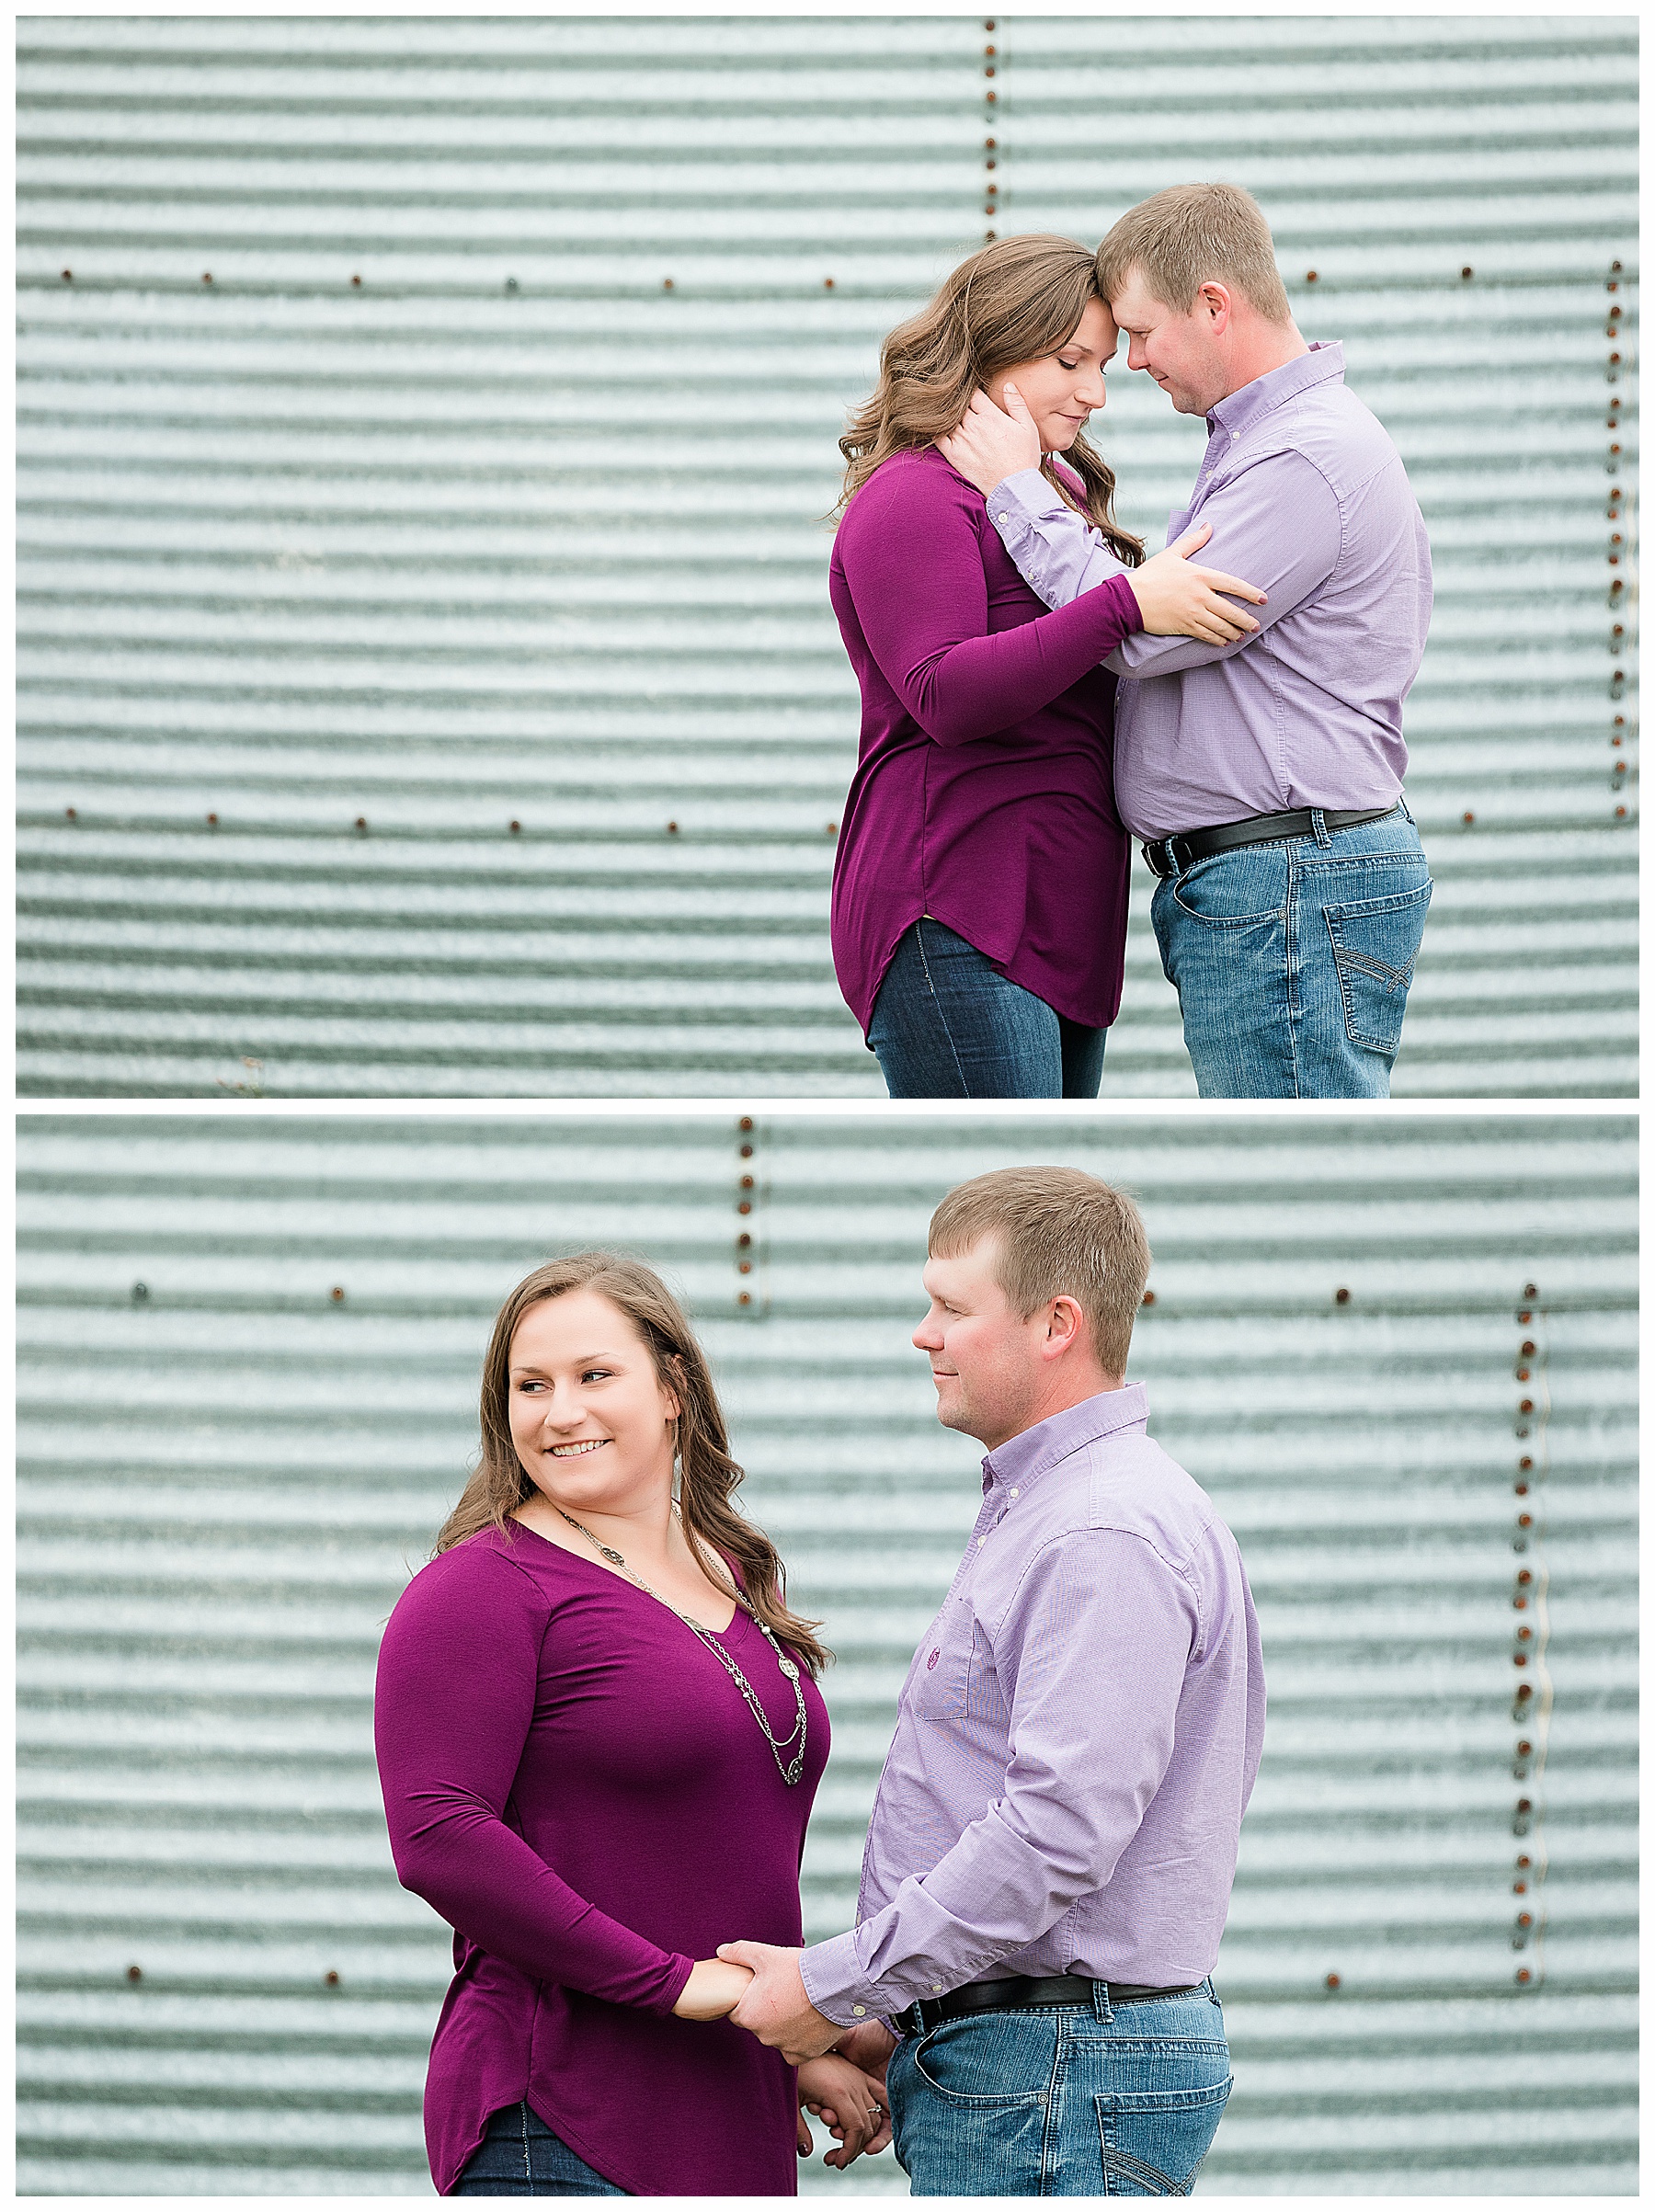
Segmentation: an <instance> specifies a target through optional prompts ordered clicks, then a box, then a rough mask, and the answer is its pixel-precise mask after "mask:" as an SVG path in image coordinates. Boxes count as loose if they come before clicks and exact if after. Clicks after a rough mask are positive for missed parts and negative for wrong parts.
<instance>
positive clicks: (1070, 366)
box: [1057, 360, 1080, 376]
mask: <svg viewBox="0 0 1655 2212" xmlns="http://www.w3.org/2000/svg"><path fill="white" fill-rule="evenodd" d="M1057 366H1058V368H1059V369H1067V371H1068V372H1069V374H1070V375H1071V376H1073V374H1074V373H1075V371H1076V370H1077V369H1079V366H1080V364H1079V361H1065V360H1060V361H1059V362H1058V364H1057Z"/></svg>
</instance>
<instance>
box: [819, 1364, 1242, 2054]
mask: <svg viewBox="0 0 1655 2212" xmlns="http://www.w3.org/2000/svg"><path fill="white" fill-rule="evenodd" d="M1147 1420H1148V1408H1147V1401H1146V1398H1145V1395H1144V1390H1143V1386H1142V1385H1139V1384H1129V1385H1127V1386H1126V1387H1125V1388H1124V1389H1122V1390H1113V1391H1109V1392H1107V1393H1106V1394H1104V1395H1103V1396H1101V1397H1093V1398H1088V1399H1087V1400H1086V1401H1085V1403H1084V1404H1082V1405H1079V1406H1074V1407H1071V1408H1069V1409H1068V1410H1067V1412H1064V1413H1058V1414H1054V1415H1053V1417H1052V1418H1051V1419H1050V1420H1044V1421H1042V1422H1040V1423H1039V1424H1038V1425H1037V1426H1036V1427H1034V1428H1033V1429H1029V1430H1026V1431H1024V1432H1023V1434H1022V1435H1021V1436H1014V1437H1013V1438H1012V1439H1011V1441H1010V1442H1009V1443H1006V1444H1002V1445H1001V1446H1000V1447H999V1450H998V1451H995V1452H991V1453H990V1454H988V1456H987V1459H986V1460H985V1461H984V1462H983V1510H982V1511H981V1513H980V1514H979V1515H978V1516H977V1523H976V1529H975V1530H974V1532H973V1534H972V1538H971V1541H970V1543H969V1544H968V1545H966V1548H965V1556H964V1559H963V1560H962V1561H961V1562H960V1568H959V1571H958V1573H957V1574H956V1575H955V1576H954V1579H953V1587H952V1588H951V1589H950V1591H949V1593H948V1596H947V1598H946V1600H945V1601H944V1602H943V1605H942V1611H941V1612H940V1613H938V1615H937V1617H936V1619H935V1620H934V1621H933V1622H932V1624H931V1625H930V1628H929V1629H928V1630H927V1631H926V1634H925V1639H924V1641H923V1642H922V1643H921V1645H920V1647H919V1650H918V1651H917V1652H916V1653H915V1655H914V1663H913V1665H912V1666H911V1667H910V1668H909V1669H908V1673H907V1681H906V1682H904V1684H903V1688H902V1695H901V1698H900V1700H899V1701H898V1705H897V1713H896V1738H895V1740H894V1741H893V1743H892V1745H891V1750H890V1755H889V1757H888V1758H887V1759H886V1761H885V1773H884V1775H883V1776H882V1777H881V1780H880V1784H879V1794H878V1796H877V1797H876V1799H875V1800H874V1805H873V1819H872V1820H871V1822H870V1823H869V1828H868V1841H867V1847H866V1850H865V1851H864V1853H863V1855H862V1893H861V1898H860V1900H859V1903H858V1907H857V1926H856V1928H855V1930H854V1932H853V1933H850V1934H846V1935H836V1936H834V1937H833V1938H832V1939H831V1940H830V1941H828V1942H827V1943H823V1944H813V1945H812V1946H811V1947H810V1948H809V1949H808V1950H807V1951H806V1952H805V1955H804V1957H803V1959H802V1961H801V1969H802V1971H803V1974H804V1978H805V1989H806V1990H808V1991H809V1994H810V2000H811V2002H812V2003H813V2004H814V2005H816V2008H817V2010H818V2011H819V2012H824V2013H825V2014H826V2015H827V2018H828V2019H829V2020H833V2021H837V2022H839V2023H840V2024H843V2025H847V2026H849V2025H851V2024H854V2023H855V2021H856V2020H857V2019H859V2018H862V2017H864V2016H867V2017H873V2016H876V2015H880V2014H885V2015H889V2014H890V2013H892V2012H897V2011H899V2010H900V2009H901V2008H902V2007H903V2006H904V2005H907V2004H908V2003H910V2002H911V2001H913V2000H914V1999H915V1998H916V1997H931V1996H935V1995H937V1994H938V1993H940V1992H942V1991H943V1990H955V1989H959V1988H961V1987H962V1986H963V1985H964V1983H966V1982H968V1981H980V1980H986V1979H988V1978H992V1977H994V1976H997V1975H1002V1974H1064V1973H1068V1972H1074V1973H1078V1974H1088V1975H1091V1976H1093V1977H1095V1978H1101V1979H1104V1980H1114V1981H1126V1982H1136V1983H1139V1984H1142V1985H1146V1986H1147V1987H1150V1988H1154V1989H1170V1988H1173V1987H1177V1986H1180V1985H1182V1984H1185V1983H1192V1982H1197V1981H1199V1980H1200V1979H1201V1978H1202V1977H1203V1976H1204V1974H1208V1973H1210V1972H1211V1971H1212V1967H1213V1963H1214V1960H1215V1959H1216V1956H1217V1953H1218V1939H1219V1936H1220V1935H1221V1934H1222V1933H1223V1930H1224V1919H1225V1913H1226V1911H1227V1907H1228V1903H1229V1893H1230V1884H1231V1882H1232V1881H1233V1879H1234V1877H1235V1871H1236V1851H1237V1844H1238V1837H1239V1834H1240V1828H1241V1815H1242V1813H1243V1811H1244V1810H1245V1809H1246V1806H1247V1800H1248V1797H1249V1796H1250V1794H1251V1790H1252V1785H1253V1778H1254V1776H1255V1774H1256V1773H1258V1767H1259V1752H1260V1750H1261V1745H1262V1742H1263V1735H1264V1673H1263V1664H1262V1658H1261V1651H1260V1646H1259V1625H1258V1621H1257V1619H1256V1617H1255V1615H1254V1613H1253V1605H1252V1597H1251V1594H1250V1591H1249V1590H1248V1587H1247V1577H1246V1575H1245V1573H1244V1572H1243V1570H1242V1567H1241V1556H1240V1553H1239V1552H1238V1549H1237V1547H1236V1540H1235V1538H1234V1537H1233V1536H1232V1535H1231V1534H1230V1532H1229V1530H1228V1529H1227V1528H1226V1526H1225V1524H1224V1522H1222V1521H1220V1519H1219V1518H1218V1514H1217V1511H1216V1509H1215V1507H1214V1505H1213V1501H1212V1499H1210V1498H1208V1497H1207V1495H1206V1493H1205V1492H1204V1490H1202V1489H1201V1488H1199V1487H1198V1486H1197V1485H1196V1484H1195V1483H1194V1482H1193V1481H1192V1480H1191V1478H1190V1477H1189V1476H1187V1475H1186V1474H1185V1473H1184V1471H1183V1469H1182V1468H1181V1467H1180V1466H1179V1465H1177V1464H1176V1462H1175V1461H1173V1460H1171V1459H1170V1458H1169V1457H1168V1456H1167V1454H1166V1453H1165V1452H1163V1451H1162V1450H1161V1448H1160V1446H1159V1445H1158V1444H1157V1443H1154V1442H1151V1441H1150V1439H1149V1437H1148V1436H1147V1434H1146V1433H1145V1430H1146V1424H1147Z"/></svg>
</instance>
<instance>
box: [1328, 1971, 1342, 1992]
mask: <svg viewBox="0 0 1655 2212" xmlns="http://www.w3.org/2000/svg"><path fill="white" fill-rule="evenodd" d="M1325 1986H1326V1987H1327V1988H1328V1989H1330V1990H1336V1989H1338V1987H1339V1977H1338V1975H1337V1974H1330V1975H1328V1976H1327V1977H1326V1982H1325Z"/></svg>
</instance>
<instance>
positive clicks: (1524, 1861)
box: [1516, 1851, 1533, 1867]
mask: <svg viewBox="0 0 1655 2212" xmlns="http://www.w3.org/2000/svg"><path fill="white" fill-rule="evenodd" d="M1516 1863H1517V1864H1518V1865H1519V1866H1520V1867H1526V1866H1529V1865H1531V1864H1533V1861H1532V1860H1531V1859H1530V1857H1529V1855H1528V1853H1527V1852H1526V1851H1520V1852H1519V1853H1517V1862H1516Z"/></svg>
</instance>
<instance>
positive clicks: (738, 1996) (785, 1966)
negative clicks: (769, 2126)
mask: <svg viewBox="0 0 1655 2212" xmlns="http://www.w3.org/2000/svg"><path fill="white" fill-rule="evenodd" d="M799 1957H800V1954H799V1953H798V1952H797V1951H796V1950H787V1949H784V1948H783V1947H782V1946H781V1945H779V1944H720V1945H719V1946H718V1956H717V1957H716V1958H703V1959H699V1960H698V1961H697V1962H696V1965H695V1967H694V1969H693V1971H692V1972H691V1976H690V1979H689V1980H688V1981H687V1982H686V1983H685V1985H684V1988H683V1990H682V1992H681V1993H680V1995H679V2001H678V2002H677V2004H676V2005H674V2007H673V2011H674V2012H676V2013H677V2014H678V2015H679V2018H680V2019H684V2020H722V2019H725V2018H728V2019H730V2020H733V2021H734V2022H735V2023H736V2026H737V2027H743V2028H746V2029H747V2030H748V2034H749V2035H756V2036H757V2037H758V2039H759V2042H760V2043H763V2044H766V2045H768V2046H769V2047H770V2048H771V2049H772V2050H779V2051H780V2052H781V2053H782V2057H783V2058H785V2059H786V2060H787V2061H788V2063H789V2064H790V2065H792V2066H796V2067H797V2068H798V2069H799V2104H800V2108H801V2109H800V2112H799V2153H800V2156H801V2157H807V2156H808V2155H809V2152H810V2148H811V2138H810V2124H809V2122H808V2121H807V2120H806V2119H805V2108H808V2109H809V2110H810V2111H811V2112H814V2113H815V2114H816V2115H817V2117H818V2118H819V2119H820V2120H821V2121H822V2122H823V2124H824V2125H825V2126H827V2129H828V2130H829V2132H830V2133H831V2134H832V2135H833V2136H834V2138H836V2139H837V2141H838V2143H839V2149H837V2150H830V2151H828V2152H827V2160H826V2162H827V2164H828V2165H829V2166H849V2165H850V2163H851V2161H853V2160H854V2159H857V2158H860V2157H861V2156H862V2153H863V2152H864V2151H876V2150H883V2149H885V2145H886V2144H887V2143H888V2142H889V2141H890V2139H891V2119H890V2111H889V2107H888V2104H887V2102H886V2097H885V2060H886V2059H887V2058H889V2057H890V2055H891V2052H892V2051H893V2050H894V2049H895V2048H896V2041H895V2038H894V2037H893V2036H892V2035H891V2034H890V2032H889V2030H888V2029H886V2028H885V2027H882V2026H881V2024H879V2022H878V2021H876V2020H870V2021H868V2022H867V2023H866V2024H862V2025H859V2026H857V2027H854V2028H842V2027H840V2026H839V2024H838V2023H837V2022H836V2021H832V2020H829V2019H828V2018H827V2015H826V2014H825V2013H822V2012H817V2011H816V2007H815V2005H813V2004H812V2003H811V2001H810V1999H809V1997H808V1995H807V1994H806V1992H805V1978H804V1976H803V1975H802V1974H801V1973H800V1971H799Z"/></svg>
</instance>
